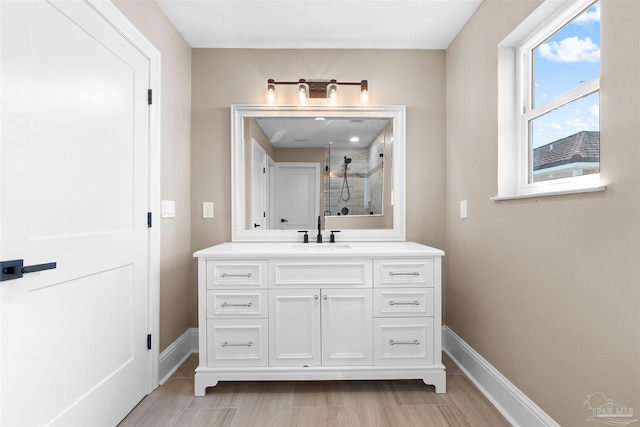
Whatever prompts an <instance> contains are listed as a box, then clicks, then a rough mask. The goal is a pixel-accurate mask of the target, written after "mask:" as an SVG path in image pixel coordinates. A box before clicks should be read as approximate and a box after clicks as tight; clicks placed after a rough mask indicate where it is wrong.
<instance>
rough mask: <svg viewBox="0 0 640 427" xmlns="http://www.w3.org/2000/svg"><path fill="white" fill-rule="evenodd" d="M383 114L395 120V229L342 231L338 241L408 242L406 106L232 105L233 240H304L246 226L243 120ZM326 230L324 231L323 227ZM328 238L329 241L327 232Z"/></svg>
mask: <svg viewBox="0 0 640 427" xmlns="http://www.w3.org/2000/svg"><path fill="white" fill-rule="evenodd" d="M281 116H286V117H319V116H321V117H384V118H390V119H393V147H392V150H393V159H392V161H393V191H392V192H391V195H392V196H391V197H392V199H393V200H392V204H393V228H390V229H380V230H374V229H357V230H340V234H337V235H336V238H337V240H338V241H345V242H349V241H351V242H357V241H405V238H406V237H405V228H406V225H405V221H406V216H405V194H406V182H405V180H406V175H405V167H406V157H405V145H406V140H405V138H406V137H405V129H406V123H405V106H404V105H381V106H349V107H324V106H308V107H306V106H304V107H300V106H277V107H276V106H265V105H232V106H231V240H232V241H233V242H296V241H302V237H301V235H300V234H299V233H298V231H297V230H252V229H245V224H246V220H245V215H246V210H245V200H246V199H245V191H246V188H247V183H245V182H244V177H245V170H244V168H245V165H244V158H245V157H244V145H245V144H244V143H243V138H244V119H245V118H251V117H255V118H257V117H281ZM323 231H325V230H323ZM323 234H327V235H326V236H325V241H327V242H328V241H329V236H328V232H326V233H323ZM315 235H316V233H315V230H309V236H310V239H309V240H310V241H311V240H313V239H315Z"/></svg>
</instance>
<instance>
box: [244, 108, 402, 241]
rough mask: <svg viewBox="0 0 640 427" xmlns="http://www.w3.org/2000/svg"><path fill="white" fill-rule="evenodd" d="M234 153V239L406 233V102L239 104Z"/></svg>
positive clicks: (396, 236) (362, 237) (394, 236)
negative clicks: (321, 232)
mask: <svg viewBox="0 0 640 427" xmlns="http://www.w3.org/2000/svg"><path fill="white" fill-rule="evenodd" d="M232 157H233V158H232V173H233V177H232V185H233V188H232V196H233V200H232V202H233V203H232V209H233V212H232V214H233V221H234V225H233V233H232V234H233V237H234V240H245V238H246V240H270V241H273V240H288V239H287V238H286V237H285V236H293V235H292V234H291V232H295V233H297V231H298V230H310V231H311V230H315V229H316V228H317V219H318V217H319V216H320V217H321V220H322V221H321V228H323V229H327V230H329V229H334V230H345V231H346V230H354V231H353V232H349V231H346V234H341V237H351V236H358V240H381V239H382V240H403V239H404V167H403V166H404V107H402V106H391V107H343V108H335V107H334V108H330V107H315V108H314V107H312V108H306V107H305V108H300V107H252V106H233V107H232ZM398 165H400V166H402V167H401V169H400V170H394V166H395V167H397V166H398ZM356 230H357V232H356ZM376 230H377V233H376V234H377V238H373V236H374V233H373V232H374V231H376Z"/></svg>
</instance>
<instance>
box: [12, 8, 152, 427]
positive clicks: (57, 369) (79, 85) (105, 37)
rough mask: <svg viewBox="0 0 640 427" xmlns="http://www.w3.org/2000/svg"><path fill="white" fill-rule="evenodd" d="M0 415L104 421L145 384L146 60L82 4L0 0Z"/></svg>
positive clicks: (57, 421) (41, 421) (28, 420)
mask: <svg viewBox="0 0 640 427" xmlns="http://www.w3.org/2000/svg"><path fill="white" fill-rule="evenodd" d="M0 14H1V19H2V21H1V31H2V46H1V54H2V61H1V64H2V68H1V82H2V106H1V111H2V115H1V140H0V142H1V146H0V153H1V162H2V163H1V174H2V175H1V181H0V208H1V209H0V227H1V228H0V231H1V236H0V259H1V260H12V259H24V262H25V265H31V264H41V263H48V262H56V263H57V268H56V269H54V270H47V271H42V272H38V273H32V274H27V275H25V276H24V277H23V278H21V279H15V280H9V281H3V282H0V291H1V298H0V301H1V309H2V313H1V328H2V335H1V354H2V360H1V365H0V375H1V379H0V382H1V393H2V394H1V400H2V401H1V407H2V414H1V419H0V424H2V425H7V426H13V425H65V426H73V425H78V426H89V425H91V426H100V425H104V426H113V425H116V424H117V423H118V422H119V421H120V420H121V419H122V418H123V417H124V416H125V415H126V414H127V413H128V411H129V410H130V409H131V408H132V407H133V406H135V404H136V403H137V402H139V401H140V400H141V399H142V398H143V397H144V395H145V394H146V391H147V364H148V362H147V360H148V356H147V347H146V335H147V315H148V311H147V310H148V281H149V273H148V270H149V265H148V259H149V255H148V254H149V249H148V239H149V231H148V228H147V220H146V213H147V211H148V208H149V106H148V105H147V104H148V103H147V90H148V87H149V86H148V85H149V61H148V59H147V58H145V57H144V56H143V55H142V54H141V53H140V52H139V51H138V50H137V49H136V48H135V47H134V46H133V45H131V44H130V43H129V42H128V41H127V40H126V39H125V38H124V37H123V36H122V35H121V34H120V33H119V32H118V31H117V30H115V29H114V28H113V27H112V26H111V25H110V24H109V23H107V22H106V21H105V20H104V19H103V18H102V17H101V16H100V15H99V14H98V13H97V12H96V11H95V10H94V9H93V7H92V6H90V5H89V4H88V3H85V2H82V1H61V2H58V1H43V0H34V1H28V2H26V1H16V2H10V1H2V2H0Z"/></svg>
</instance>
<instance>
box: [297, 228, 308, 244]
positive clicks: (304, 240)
mask: <svg viewBox="0 0 640 427" xmlns="http://www.w3.org/2000/svg"><path fill="white" fill-rule="evenodd" d="M298 233H304V238H303V241H302V242H303V243H309V234H308V233H309V231H308V230H298Z"/></svg>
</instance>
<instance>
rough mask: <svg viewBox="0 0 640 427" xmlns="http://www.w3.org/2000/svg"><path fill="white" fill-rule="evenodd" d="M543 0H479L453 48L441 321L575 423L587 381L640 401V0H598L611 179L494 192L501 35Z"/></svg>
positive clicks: (624, 400) (604, 149) (580, 419)
mask: <svg viewBox="0 0 640 427" xmlns="http://www.w3.org/2000/svg"><path fill="white" fill-rule="evenodd" d="M539 3H540V1H538V0H535V1H532V0H529V1H526V0H517V1H515V0H511V1H506V0H505V1H499V0H485V1H484V2H483V4H482V5H481V6H480V8H479V9H478V11H477V12H476V14H475V15H474V16H473V17H472V19H471V21H470V22H469V23H468V24H467V26H466V27H465V29H464V30H463V31H462V33H461V34H460V35H459V36H458V37H457V39H456V40H455V41H454V42H453V43H452V44H451V46H450V47H449V49H448V50H447V185H446V189H447V214H446V237H447V242H446V251H447V256H446V260H447V263H446V265H447V282H446V293H447V298H446V313H447V317H446V323H447V325H448V326H449V327H450V328H452V329H453V330H454V331H455V332H456V333H457V334H458V335H460V336H461V337H462V338H463V339H464V340H465V341H466V342H467V343H469V344H470V345H471V346H472V347H473V348H474V349H475V350H477V351H478V352H479V353H480V354H481V355H482V356H483V357H485V358H486V359H487V360H488V361H489V362H490V363H491V364H492V365H493V366H495V367H496V368H497V369H498V370H499V371H500V372H502V373H503V374H504V375H505V376H506V377H507V378H508V379H509V380H511V381H512V382H513V383H514V384H515V385H516V386H517V387H519V388H520V389H521V390H522V391H523V392H524V393H525V394H526V395H527V396H529V397H530V398H531V399H533V400H534V401H535V402H536V403H537V404H538V405H539V406H541V407H542V409H543V410H545V411H546V412H547V413H548V414H549V415H550V416H551V417H553V418H554V419H555V420H556V421H557V422H558V423H560V424H561V425H563V426H579V425H587V424H588V423H587V422H586V419H587V417H588V416H589V415H591V413H590V411H589V410H588V409H587V408H586V407H585V406H583V402H584V400H585V398H586V396H587V394H590V393H594V392H601V393H604V394H605V395H606V396H607V397H608V398H610V399H613V400H616V401H618V402H619V403H621V404H623V405H625V406H628V407H633V408H635V409H636V411H637V410H638V408H640V390H639V388H640V370H639V368H640V350H639V345H640V329H639V326H640V317H639V314H638V313H639V312H640V294H639V287H640V271H639V261H640V248H639V243H640V239H639V238H640V218H639V196H640V182H639V174H638V170H639V169H640V162H639V161H640V157H639V152H638V145H639V142H640V134H639V130H638V129H639V127H638V125H639V119H640V101H639V100H640V90H639V84H638V81H639V78H638V76H640V67H639V62H640V46H639V44H640V32H639V30H638V22H640V2H637V1H631V0H604V1H602V77H601V87H602V89H601V109H600V111H601V132H602V133H601V153H602V175H603V176H604V179H605V181H606V183H607V190H606V192H604V193H595V194H583V195H570V196H555V197H546V198H544V197H543V198H532V199H526V200H513V201H504V202H493V201H491V200H489V197H491V196H495V195H496V194H497V175H496V168H497V125H498V123H497V113H496V111H497V71H496V69H497V66H496V64H497V56H496V55H497V44H498V43H499V42H500V41H501V40H502V39H503V38H504V37H505V36H506V35H507V34H509V32H511V31H512V30H513V29H514V28H515V27H516V26H517V25H518V23H519V22H521V21H522V19H524V18H525V17H526V16H527V15H528V14H529V13H530V12H531V11H532V10H534V9H535V7H537V5H538V4H539ZM464 199H466V200H468V203H469V218H468V219H465V220H461V219H459V217H458V206H459V201H460V200H464Z"/></svg>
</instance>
